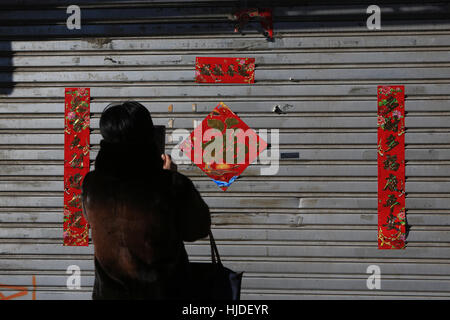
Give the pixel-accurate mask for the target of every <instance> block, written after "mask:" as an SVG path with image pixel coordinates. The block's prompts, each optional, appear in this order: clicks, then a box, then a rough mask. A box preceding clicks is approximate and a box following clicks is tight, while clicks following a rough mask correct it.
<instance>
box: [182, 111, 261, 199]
mask: <svg viewBox="0 0 450 320" xmlns="http://www.w3.org/2000/svg"><path fill="white" fill-rule="evenodd" d="M210 129H216V130H217V132H220V135H219V136H220V137H219V136H218V137H216V136H212V137H210V138H209V139H208V138H207V132H208V130H210ZM236 132H241V133H243V134H247V136H248V139H247V138H244V139H242V140H239V138H237V141H236V139H234V138H233V140H231V134H232V133H236ZM229 134H230V136H229ZM241 137H243V136H241ZM204 139H205V140H204ZM215 141H221V142H220V143H219V144H220V146H219V148H218V150H217V151H216V150H214V151H213V152H211V155H212V154H213V153H216V152H217V155H218V156H220V155H222V157H221V158H222V161H221V163H220V162H219V163H217V162H216V161H215V159H214V160H210V161H208V160H205V159H206V157H205V153H206V148H208V146H209V145H210V144H211V143H214V142H215ZM180 146H181V150H182V151H183V152H184V153H185V154H186V155H187V156H188V157H189V158H190V159H191V160H192V161H193V162H194V163H195V164H196V165H197V166H198V167H199V168H200V169H201V170H202V171H203V172H205V173H206V175H208V176H209V177H210V178H211V179H212V180H213V181H214V182H215V183H216V184H217V185H218V186H219V187H220V188H221V189H222V190H223V191H226V190H227V188H228V187H229V186H230V185H231V184H232V183H233V181H234V180H236V179H237V178H238V177H239V175H241V174H242V172H243V171H244V170H245V169H246V168H247V167H248V165H249V164H251V163H252V162H253V161H254V160H256V158H257V156H258V155H259V154H260V153H261V152H262V151H264V149H266V148H267V142H266V141H265V140H264V139H262V138H261V137H260V136H259V135H257V134H256V132H255V131H254V130H253V129H251V128H250V127H249V126H248V125H247V124H246V123H245V122H244V121H242V120H241V119H240V118H239V117H238V116H237V115H236V114H235V113H234V112H233V111H231V109H230V108H229V107H228V106H227V105H226V104H224V103H223V102H221V103H219V104H218V105H217V107H216V108H214V110H213V111H212V112H211V113H210V114H208V115H207V116H206V118H205V119H203V121H202V122H201V123H200V124H199V125H198V126H197V127H196V128H195V129H194V130H193V131H192V132H191V134H190V135H189V136H188V137H187V138H186V139H185V140H184V141H183V142H182V143H181V144H180ZM209 147H210V146H209ZM231 155H233V157H231ZM239 155H241V157H239ZM227 156H229V158H232V160H231V161H229V162H227ZM214 157H215V155H214Z"/></svg>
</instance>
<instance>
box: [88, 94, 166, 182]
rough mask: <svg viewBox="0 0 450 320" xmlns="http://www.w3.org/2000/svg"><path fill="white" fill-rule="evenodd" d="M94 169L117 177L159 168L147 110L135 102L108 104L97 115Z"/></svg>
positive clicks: (157, 152)
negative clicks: (98, 135) (97, 150)
mask: <svg viewBox="0 0 450 320" xmlns="http://www.w3.org/2000/svg"><path fill="white" fill-rule="evenodd" d="M100 133H101V135H102V137H103V140H102V141H100V150H99V152H98V154H97V158H96V159H95V170H98V171H102V172H103V173H105V174H108V175H114V176H119V177H121V178H123V177H128V176H136V175H141V174H144V173H145V172H149V171H152V172H154V171H160V170H162V166H163V161H162V159H161V154H160V152H159V149H158V145H157V143H156V141H155V138H154V136H155V134H154V126H153V121H152V117H151V115H150V112H149V111H148V110H147V108H146V107H144V106H143V105H142V104H140V103H139V102H136V101H125V102H122V103H115V104H109V105H108V106H107V107H106V108H105V109H104V110H103V113H102V115H101V117H100Z"/></svg>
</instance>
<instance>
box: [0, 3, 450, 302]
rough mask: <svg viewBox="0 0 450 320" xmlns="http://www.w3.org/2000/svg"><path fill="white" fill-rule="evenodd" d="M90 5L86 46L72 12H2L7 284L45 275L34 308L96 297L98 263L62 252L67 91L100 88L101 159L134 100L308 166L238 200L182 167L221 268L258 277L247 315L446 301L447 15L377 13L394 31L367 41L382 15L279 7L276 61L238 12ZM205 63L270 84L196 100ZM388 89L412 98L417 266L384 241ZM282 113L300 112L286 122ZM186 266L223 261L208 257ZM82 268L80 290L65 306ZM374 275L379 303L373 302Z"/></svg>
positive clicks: (387, 8)
mask: <svg viewBox="0 0 450 320" xmlns="http://www.w3.org/2000/svg"><path fill="white" fill-rule="evenodd" d="M77 2H78V4H79V5H80V6H81V7H82V29H81V30H80V31H75V30H74V31H70V30H67V29H66V27H65V21H66V17H67V16H68V15H67V14H66V7H67V6H68V5H70V4H72V1H66V0H61V1H54V0H45V1H39V5H35V4H34V3H35V2H34V1H31V0H16V1H8V5H3V4H2V5H1V7H0V9H1V10H0V37H1V39H0V82H1V86H0V162H1V164H0V283H1V284H11V285H22V286H30V285H31V277H32V275H36V279H37V294H36V295H37V299H89V298H90V296H91V286H92V284H93V263H92V252H93V247H92V245H91V246H90V247H89V248H84V247H63V246H62V204H63V183H62V175H63V125H64V118H63V114H64V102H63V101H64V100H63V99H64V87H71V86H86V87H90V88H91V96H92V104H91V108H92V112H93V119H92V128H93V129H94V130H93V132H92V143H93V144H94V147H93V150H92V154H91V158H92V159H94V158H95V156H96V153H97V150H98V143H99V140H100V135H99V130H98V120H99V115H100V113H101V111H102V110H103V108H104V107H105V106H106V104H107V103H109V102H111V101H116V100H123V99H124V98H131V99H135V100H137V101H140V102H142V103H144V104H145V105H146V106H148V107H149V109H150V110H151V112H152V114H153V117H154V120H155V123H156V124H165V125H167V123H168V121H169V119H174V122H173V124H174V128H186V129H188V130H191V129H192V127H193V120H194V119H197V120H201V119H203V118H204V117H205V116H206V114H207V113H209V112H210V111H211V110H212V109H213V108H214V107H215V106H216V105H217V103H218V102H219V101H224V102H225V103H227V104H228V105H229V106H230V107H231V108H232V110H233V111H234V112H236V113H238V115H239V116H240V117H241V118H242V119H243V120H244V121H245V122H246V123H247V124H248V125H249V126H250V127H252V128H254V129H260V128H279V129H280V133H281V136H280V143H281V146H280V148H281V150H280V151H281V152H282V153H283V152H299V155H300V157H299V159H284V160H281V163H280V169H279V172H278V174H277V175H275V176H261V175H260V166H258V165H255V166H250V167H249V168H248V169H247V170H246V171H245V172H244V174H243V176H242V178H241V179H239V180H238V181H236V182H234V183H233V184H232V186H231V187H230V188H229V189H228V191H226V192H223V191H221V190H220V189H219V188H217V186H216V185H215V184H214V183H213V182H212V181H210V179H209V178H207V177H206V176H205V175H204V174H202V173H201V172H200V171H199V170H198V169H197V168H196V167H194V166H188V165H184V166H180V167H179V169H180V171H181V172H183V173H185V174H187V175H188V176H189V177H191V178H192V179H193V180H194V182H195V184H196V186H197V187H198V188H199V190H200V191H201V193H202V195H203V196H204V197H205V199H206V200H207V202H208V204H209V205H210V207H211V211H212V214H213V224H214V226H213V228H214V229H213V231H214V233H215V235H216V238H217V240H218V245H219V250H220V252H221V254H222V255H223V260H224V262H225V264H226V265H227V266H229V267H231V268H233V269H236V270H244V271H245V272H246V273H245V277H244V281H243V293H242V298H243V299H255V298H257V299H260V298H261V299H315V298H331V299H333V298H343V299H345V298H361V299H364V298H369V299H374V298H405V297H407V298H450V232H449V231H450V199H449V191H450V107H449V102H450V52H449V50H450V23H449V21H450V19H449V13H450V11H449V6H448V4H446V3H445V2H443V1H441V2H439V1H438V2H433V3H431V2H429V3H428V4H421V3H420V2H419V1H417V2H416V1H407V2H406V1H378V4H379V5H380V6H381V8H382V30H381V31H368V30H367V29H366V27H365V24H366V18H367V16H368V15H367V14H366V13H365V10H366V8H367V6H368V5H369V4H370V3H368V4H367V5H361V4H360V3H361V1H359V2H358V3H359V4H358V5H357V4H354V3H352V1H345V2H344V1H343V2H340V4H339V5H328V4H327V3H326V2H325V1H315V2H314V3H312V2H311V3H307V4H305V5H302V4H299V5H298V6H295V7H288V6H285V7H282V6H281V7H277V8H276V9H275V41H274V42H273V43H271V42H267V41H265V39H264V38H263V37H262V36H261V35H260V34H258V33H257V32H255V30H256V25H250V26H249V27H248V28H246V32H245V35H239V34H234V33H233V28H232V25H231V24H230V22H228V21H227V19H226V14H228V13H230V12H231V8H232V7H233V6H236V5H238V2H237V1H234V2H233V1H195V2H194V1H192V2H189V3H186V2H187V1H184V2H181V1H162V0H161V1H158V2H157V3H156V2H153V1H147V2H145V1H125V0H124V1H115V2H114V1H99V0H97V1H85V0H79V1H77ZM299 3H301V2H299ZM155 17H156V18H155ZM196 56H244V57H246V56H248V57H255V58H256V63H257V67H256V83H255V84H254V85H251V86H249V85H212V86H205V85H197V84H196V83H194V81H193V76H194V72H193V68H194V60H195V57H196ZM11 82H12V83H13V86H10V85H9V84H10V83H11ZM391 83H392V84H404V85H405V86H406V94H407V96H408V97H407V102H406V108H407V111H408V114H407V120H406V125H407V128H408V132H407V135H406V143H407V146H406V160H407V168H406V175H407V208H408V212H407V217H408V222H409V224H410V225H411V229H410V233H409V238H408V241H409V245H408V247H407V249H406V250H403V251H400V250H397V251H387V250H378V249H377V241H376V237H377V228H376V226H377V209H376V208H377V203H376V197H377V193H376V192H377V164H376V86H377V85H379V84H391ZM170 104H172V105H173V109H174V112H173V113H172V114H169V113H167V110H168V106H169V105H170ZM192 104H196V105H197V112H193V111H192ZM274 105H281V106H284V105H290V107H288V108H287V109H286V110H287V113H286V114H281V115H278V114H275V113H273V112H272V108H273V106H274ZM168 132H169V133H170V132H171V130H170V129H169V130H168ZM167 149H168V150H170V145H169V146H168V147H167ZM187 248H188V251H189V253H190V255H191V259H192V260H207V259H209V257H208V254H209V251H208V245H207V242H206V241H198V242H196V243H194V244H189V245H187ZM72 264H75V265H78V266H80V268H81V270H82V290H68V289H67V288H66V279H67V276H68V275H67V274H66V273H65V271H66V268H67V267H68V266H69V265H72ZM372 264H375V265H379V266H380V267H381V272H382V289H381V290H368V289H367V287H366V280H367V277H368V274H366V268H367V267H368V266H369V265H372ZM27 298H29V296H27Z"/></svg>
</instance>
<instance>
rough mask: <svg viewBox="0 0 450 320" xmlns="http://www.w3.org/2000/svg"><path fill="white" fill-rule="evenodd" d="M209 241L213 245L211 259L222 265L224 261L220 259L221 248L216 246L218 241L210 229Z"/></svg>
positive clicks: (214, 262)
mask: <svg viewBox="0 0 450 320" xmlns="http://www.w3.org/2000/svg"><path fill="white" fill-rule="evenodd" d="M209 243H210V245H211V260H212V262H213V264H219V265H220V266H222V261H221V260H220V255H219V250H218V249H217V246H216V241H215V240H214V237H213V234H212V232H211V230H209ZM216 257H217V260H216Z"/></svg>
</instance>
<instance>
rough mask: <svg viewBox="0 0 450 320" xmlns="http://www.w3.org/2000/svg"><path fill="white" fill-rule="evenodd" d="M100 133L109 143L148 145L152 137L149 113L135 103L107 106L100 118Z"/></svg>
mask: <svg viewBox="0 0 450 320" xmlns="http://www.w3.org/2000/svg"><path fill="white" fill-rule="evenodd" d="M100 132H101V134H102V137H103V139H104V140H105V141H106V142H109V143H133V144H134V143H149V142H151V141H152V140H153V137H154V126H153V121H152V117H151V115H150V112H149V111H148V110H147V108H146V107H144V106H143V105H142V104H140V103H139V102H136V101H125V102H122V103H116V104H109V105H108V106H107V107H106V108H105V109H104V110H103V113H102V116H101V118H100Z"/></svg>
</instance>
